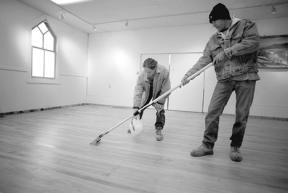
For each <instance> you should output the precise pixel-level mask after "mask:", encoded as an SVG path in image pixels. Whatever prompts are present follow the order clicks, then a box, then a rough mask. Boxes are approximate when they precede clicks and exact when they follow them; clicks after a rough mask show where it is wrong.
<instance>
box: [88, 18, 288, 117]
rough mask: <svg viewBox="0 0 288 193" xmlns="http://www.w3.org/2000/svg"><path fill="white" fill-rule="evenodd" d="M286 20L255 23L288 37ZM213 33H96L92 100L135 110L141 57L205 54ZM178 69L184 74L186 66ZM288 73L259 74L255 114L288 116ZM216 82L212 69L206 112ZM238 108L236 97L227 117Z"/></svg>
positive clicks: (208, 29) (205, 29) (193, 29)
mask: <svg viewBox="0 0 288 193" xmlns="http://www.w3.org/2000/svg"><path fill="white" fill-rule="evenodd" d="M287 20H288V18H278V19H273V20H260V21H256V22H257V24H258V28H259V33H260V34H261V35H279V34H287V31H288V26H287ZM212 33H214V28H213V27H212V26H211V25H208V24H207V25H195V26H182V27H173V28H158V29H146V30H138V31H122V32H110V33H95V34H91V35H90V38H89V54H88V69H89V75H88V77H89V81H88V96H87V101H88V102H90V103H96V104H105V105H116V106H128V107H131V106H132V99H133V89H134V86H135V82H136V78H137V72H138V70H139V65H140V57H139V56H140V54H142V53H178V52H202V51H203V49H204V47H205V44H206V42H207V41H208V38H209V37H210V36H211V34H212ZM192 65H193V63H191V66H192ZM185 66H186V67H187V65H185ZM174 67H175V66H174ZM186 67H185V68H186ZM179 69H180V70H181V71H183V69H181V66H179ZM185 70H186V69H185ZM287 73H288V72H262V71H261V72H260V73H259V74H260V76H261V81H259V82H258V84H257V88H256V94H255V99H254V104H253V106H252V109H251V114H252V115H258V116H269V117H284V118H287V117H288V97H287V96H288V91H287V90H288V89H287V88H288V80H287V79H288V76H287ZM175 81H180V80H175ZM215 83H216V78H215V73H214V72H213V69H210V70H208V71H207V72H206V84H205V97H204V111H205V112H206V111H207V107H208V104H209V101H210V98H211V94H212V92H213V89H214V85H215ZM276 85H277V86H276ZM201 86H202V85H201ZM183 89H186V88H183ZM187 89H188V88H187ZM176 92H177V91H176ZM275 99H276V100H275ZM191 100H193V99H191ZM187 102H188V103H189V101H187ZM234 104H235V100H234V97H233V96H232V98H231V100H230V102H229V104H228V105H227V107H226V109H225V112H224V113H230V114H234V109H235V108H234Z"/></svg>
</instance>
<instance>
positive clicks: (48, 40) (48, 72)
mask: <svg viewBox="0 0 288 193" xmlns="http://www.w3.org/2000/svg"><path fill="white" fill-rule="evenodd" d="M55 45H56V38H55V35H54V33H53V32H52V30H51V28H50V26H49V24H48V23H47V21H42V22H41V23H39V24H38V25H37V26H35V27H34V28H33V29H32V77H37V78H50V79H51V78H52V79H54V78H55V69H56V68H55V65H56V57H55V56H56V53H55Z"/></svg>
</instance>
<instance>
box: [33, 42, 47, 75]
mask: <svg viewBox="0 0 288 193" xmlns="http://www.w3.org/2000/svg"><path fill="white" fill-rule="evenodd" d="M43 58H44V51H43V50H41V49H38V48H33V50H32V76H38V77H39V76H41V77H43V66H44V65H43V64H44V61H43Z"/></svg>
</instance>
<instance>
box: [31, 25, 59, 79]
mask: <svg viewBox="0 0 288 193" xmlns="http://www.w3.org/2000/svg"><path fill="white" fill-rule="evenodd" d="M42 23H43V24H44V25H45V26H46V27H47V31H46V32H45V33H43V32H42V30H41V28H40V27H39V26H40V25H41V24H42ZM35 28H38V30H39V31H40V33H41V34H42V47H38V46H34V45H33V43H32V39H33V37H32V31H33V30H34V29H35ZM47 32H49V33H50V34H51V36H52V37H53V50H51V49H47V48H45V44H44V42H45V40H44V36H45V34H46V33H47ZM56 43H57V38H56V35H55V33H54V31H53V30H52V29H51V27H50V25H49V23H48V21H47V20H42V21H40V22H39V23H38V24H37V25H35V26H33V27H32V30H31V73H30V77H31V78H32V79H41V80H56V76H57V75H56V69H57V68H56V67H57V64H56V61H57V60H56V56H57V53H56ZM33 49H38V50H41V51H43V72H42V76H35V75H33ZM45 52H52V53H54V72H53V77H47V76H45Z"/></svg>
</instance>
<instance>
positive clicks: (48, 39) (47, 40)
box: [44, 31, 54, 51]
mask: <svg viewBox="0 0 288 193" xmlns="http://www.w3.org/2000/svg"><path fill="white" fill-rule="evenodd" d="M44 48H45V49H47V50H52V51H53V50H54V37H53V36H52V34H51V33H50V32H49V31H48V32H47V33H46V34H45V35H44Z"/></svg>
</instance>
